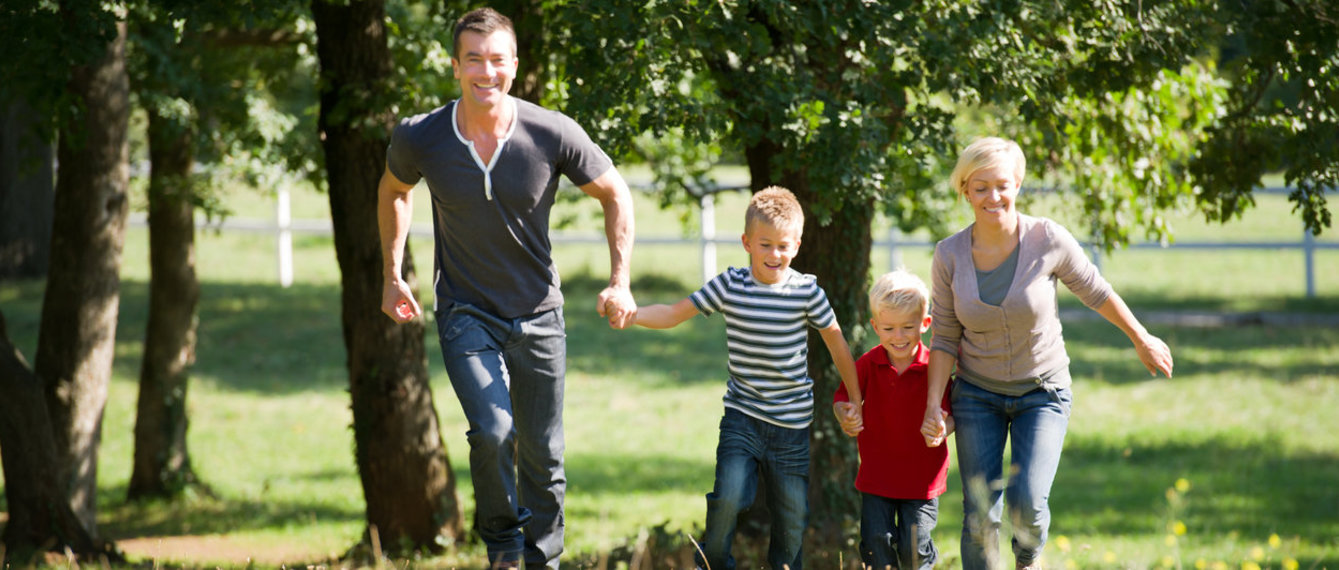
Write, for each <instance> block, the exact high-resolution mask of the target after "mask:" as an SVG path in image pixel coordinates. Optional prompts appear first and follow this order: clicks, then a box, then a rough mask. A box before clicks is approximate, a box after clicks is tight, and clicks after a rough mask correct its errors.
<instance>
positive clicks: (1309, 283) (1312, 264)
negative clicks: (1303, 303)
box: [1302, 227, 1316, 299]
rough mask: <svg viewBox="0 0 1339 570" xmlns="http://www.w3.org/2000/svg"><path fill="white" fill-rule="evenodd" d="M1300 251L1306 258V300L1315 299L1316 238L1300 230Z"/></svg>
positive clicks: (1309, 231) (1308, 231)
mask: <svg viewBox="0 0 1339 570" xmlns="http://www.w3.org/2000/svg"><path fill="white" fill-rule="evenodd" d="M1302 251H1303V252H1305V256H1306V298H1308V299H1315V298H1316V236H1314V235H1312V234H1311V230H1308V229H1306V227H1303V228H1302Z"/></svg>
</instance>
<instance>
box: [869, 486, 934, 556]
mask: <svg viewBox="0 0 1339 570" xmlns="http://www.w3.org/2000/svg"><path fill="white" fill-rule="evenodd" d="M860 497H861V502H860V560H861V561H863V562H864V563H865V566H868V567H870V568H875V569H877V570H884V569H886V568H899V569H901V570H909V569H913V568H915V569H919V570H930V569H931V568H934V565H935V561H936V560H937V559H938V558H939V550H938V549H936V548H935V545H934V541H933V540H931V538H930V532H931V531H933V530H934V528H935V524H937V523H938V522H939V499H922V500H913V499H889V498H887V497H880V496H878V495H871V494H869V493H861V494H860Z"/></svg>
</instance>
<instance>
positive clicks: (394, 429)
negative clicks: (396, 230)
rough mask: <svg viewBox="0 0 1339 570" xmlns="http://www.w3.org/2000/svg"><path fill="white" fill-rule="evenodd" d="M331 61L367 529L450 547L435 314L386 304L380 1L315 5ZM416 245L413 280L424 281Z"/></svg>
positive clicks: (453, 536)
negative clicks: (401, 316) (396, 315)
mask: <svg viewBox="0 0 1339 570" xmlns="http://www.w3.org/2000/svg"><path fill="white" fill-rule="evenodd" d="M312 14H313V16H314V19H315V22H316V32H317V38H318V42H317V54H318V57H319V59H320V62H321V81H320V84H321V86H322V90H321V113H320V118H319V124H320V128H321V141H322V145H323V146H324V149H325V162H326V174H327V177H328V181H329V184H330V212H331V217H332V218H333V224H334V234H335V253H336V257H337V258H338V260H339V267H340V274H341V285H342V309H343V327H344V346H345V349H346V350H347V351H348V366H349V392H350V395H351V396H352V398H353V435H354V451H355V455H356V459H357V463H358V473H359V475H360V476H361V479H362V484H363V495H364V497H365V498H366V500H367V523H368V531H369V533H370V532H372V531H375V532H377V533H378V534H379V537H380V543H381V545H382V546H383V547H384V548H386V549H387V550H392V551H394V550H399V549H401V548H408V549H427V550H430V551H440V549H441V544H442V543H443V542H444V541H445V542H450V541H455V540H457V539H459V538H461V537H462V535H463V523H462V515H461V508H460V503H459V500H458V499H457V496H456V487H455V476H454V474H453V473H452V471H451V469H450V465H449V463H448V460H447V456H446V449H445V445H444V443H443V442H442V436H441V433H440V431H439V429H438V425H437V411H436V408H435V406H434V404H433V400H432V390H431V386H430V385H429V382H428V380H429V379H428V372H427V356H426V354H425V348H424V343H423V335H424V328H425V321H424V320H423V319H418V320H416V321H414V322H411V323H407V324H403V325H398V324H395V322H394V321H392V320H391V319H389V318H387V317H386V316H385V315H383V314H382V313H381V286H382V267H383V265H382V259H381V245H380V238H379V233H378V229H377V181H378V180H379V179H380V177H381V173H382V170H383V168H384V167H385V164H386V144H387V142H388V137H387V133H388V131H389V128H390V124H391V119H392V117H390V116H389V115H388V113H387V108H388V106H387V105H386V103H385V101H386V98H387V96H388V92H389V86H388V81H389V80H390V75H391V58H390V52H389V50H388V48H387V39H386V36H385V27H384V23H385V14H384V5H383V3H382V2H381V1H379V0H377V1H366V2H364V1H358V0H354V1H352V2H343V3H341V2H325V1H322V0H315V1H313V2H312ZM412 259H413V258H412V257H411V256H410V255H408V253H407V252H406V255H405V263H404V278H405V280H406V281H407V282H408V283H410V286H411V287H417V285H416V277H415V275H414V266H413V263H412V262H411V260H412Z"/></svg>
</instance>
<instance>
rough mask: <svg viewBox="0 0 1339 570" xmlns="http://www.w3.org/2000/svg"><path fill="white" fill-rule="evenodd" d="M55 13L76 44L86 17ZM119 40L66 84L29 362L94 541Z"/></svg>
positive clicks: (121, 183) (123, 200) (120, 207)
mask: <svg viewBox="0 0 1339 570" xmlns="http://www.w3.org/2000/svg"><path fill="white" fill-rule="evenodd" d="M62 11H64V12H65V19H66V22H67V25H69V26H70V27H72V28H74V29H72V30H71V31H69V32H67V33H68V34H69V35H70V37H77V35H78V34H77V32H76V31H75V30H77V29H79V27H80V22H79V21H78V20H80V19H87V18H89V17H90V16H88V15H86V14H82V13H77V12H80V11H81V10H79V9H69V10H68V11H67V9H66V8H64V7H62ZM86 23H87V22H84V24H86ZM85 27H86V26H85ZM85 33H86V32H85ZM125 34H126V29H125V23H124V22H118V23H117V24H116V36H115V38H114V39H113V40H112V41H111V43H109V44H108V46H107V49H106V55H105V56H104V57H102V59H101V60H100V61H97V62H94V63H90V64H86V65H78V66H76V67H75V68H74V69H73V70H72V73H71V79H70V81H69V83H68V87H67V89H68V91H69V92H70V93H71V94H73V95H74V97H75V99H76V101H78V102H79V103H80V109H79V110H78V111H77V114H76V116H75V117H72V118H71V119H70V120H69V122H68V124H67V125H66V127H65V128H64V129H63V131H62V132H61V136H60V144H59V145H58V147H57V158H58V161H59V162H58V163H59V172H58V173H57V177H56V180H57V181H56V199H55V210H56V215H55V219H54V223H53V226H52V239H51V267H50V270H49V272H48V275H47V285H46V296H45V302H44V303H43V304H42V321H41V330H40V332H39V333H38V345H37V356H36V359H35V367H36V372H37V376H38V377H39V378H41V379H42V381H43V385H44V388H45V390H46V400H47V407H48V411H49V413H50V414H51V423H52V425H53V426H54V428H55V440H56V451H57V454H58V461H59V462H60V463H61V464H62V465H63V466H64V472H66V473H68V474H69V481H68V490H67V492H68V494H69V500H70V504H71V506H72V507H73V509H74V512H75V514H76V515H78V516H79V519H80V520H81V521H82V522H83V523H84V526H85V527H86V528H87V529H88V530H89V532H91V533H94V534H95V535H96V532H97V474H98V446H99V444H100V443H101V439H102V414H103V408H104V406H105V405H106V402H107V385H108V383H109V381H110V379H111V371H112V356H113V352H114V349H115V343H116V316H117V309H118V307H119V303H120V295H121V280H120V275H119V272H120V267H121V247H122V244H123V243H124V241H125V225H126V214H127V211H128V200H127V195H126V190H127V183H128V165H127V157H128V148H127V144H126V130H127V125H128V122H129V117H130V97H129V82H128V79H127V77H126V68H125Z"/></svg>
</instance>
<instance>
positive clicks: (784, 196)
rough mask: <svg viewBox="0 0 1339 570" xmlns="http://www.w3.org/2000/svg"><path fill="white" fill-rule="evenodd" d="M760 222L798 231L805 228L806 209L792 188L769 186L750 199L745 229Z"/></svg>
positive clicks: (751, 227)
mask: <svg viewBox="0 0 1339 570" xmlns="http://www.w3.org/2000/svg"><path fill="white" fill-rule="evenodd" d="M758 222H764V223H766V224H768V225H770V226H772V227H774V228H778V229H785V230H794V231H795V232H797V233H798V232H801V231H803V230H804V210H802V209H800V201H799V200H796V199H795V194H793V193H791V191H790V190H787V189H785V188H782V187H780V186H768V187H766V188H763V189H762V190H759V191H758V193H757V194H754V195H753V198H752V199H751V200H749V208H748V210H745V211H744V231H745V232H746V233H747V232H749V231H750V230H752V229H753V224H755V223H758Z"/></svg>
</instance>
